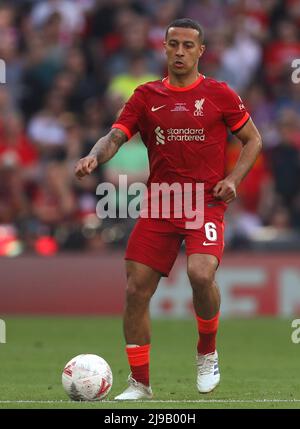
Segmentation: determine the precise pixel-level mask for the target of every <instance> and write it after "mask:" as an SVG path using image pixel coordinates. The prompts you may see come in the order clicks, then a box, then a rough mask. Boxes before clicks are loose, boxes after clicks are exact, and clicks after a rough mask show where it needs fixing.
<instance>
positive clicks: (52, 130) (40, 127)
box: [28, 91, 66, 161]
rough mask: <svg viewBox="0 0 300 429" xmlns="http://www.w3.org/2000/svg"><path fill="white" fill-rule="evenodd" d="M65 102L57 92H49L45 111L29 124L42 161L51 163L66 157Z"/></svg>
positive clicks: (30, 134)
mask: <svg viewBox="0 0 300 429" xmlns="http://www.w3.org/2000/svg"><path fill="white" fill-rule="evenodd" d="M64 111H65V100H64V98H62V97H61V96H60V95H59V94H58V93H57V92H56V91H52V92H49V93H48V94H47V98H46V101H45V106H44V109H43V110H42V111H40V112H38V113H37V114H36V115H35V116H34V117H33V118H32V119H31V121H30V122H29V125H28V134H29V136H30V138H31V139H32V141H33V142H34V143H35V145H36V147H37V149H38V151H39V155H40V159H41V160H44V161H47V160H48V161H49V160H53V159H62V158H64V156H65V142H66V134H65V129H64V126H63V123H62V122H61V115H62V113H63V112H64Z"/></svg>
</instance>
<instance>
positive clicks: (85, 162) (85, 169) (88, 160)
mask: <svg viewBox="0 0 300 429" xmlns="http://www.w3.org/2000/svg"><path fill="white" fill-rule="evenodd" d="M126 140H127V136H126V134H125V133H123V131H121V130H119V129H118V128H113V129H112V130H111V131H110V132H109V133H108V134H106V136H104V137H101V139H99V140H98V141H97V143H96V144H95V145H94V147H93V148H92V150H91V151H90V153H89V154H88V155H87V156H86V157H84V158H81V159H80V160H79V161H78V162H77V164H76V167H75V175H76V176H77V177H78V178H79V179H81V178H82V177H84V176H86V175H87V174H90V173H91V172H92V171H94V170H95V168H97V167H98V165H99V164H103V163H104V162H106V161H109V160H110V159H111V158H112V157H113V156H114V155H115V154H116V153H117V152H118V150H119V148H120V147H121V146H122V144H123V143H125V142H126Z"/></svg>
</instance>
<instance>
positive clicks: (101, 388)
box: [62, 354, 113, 401]
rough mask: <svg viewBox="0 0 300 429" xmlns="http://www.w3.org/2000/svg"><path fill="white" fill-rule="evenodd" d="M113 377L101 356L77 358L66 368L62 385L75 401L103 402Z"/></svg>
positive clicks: (85, 355) (80, 356)
mask: <svg viewBox="0 0 300 429" xmlns="http://www.w3.org/2000/svg"><path fill="white" fill-rule="evenodd" d="M112 383H113V375H112V371H111V369H110V366H109V365H108V363H107V362H106V361H105V360H104V359H103V358H101V357H100V356H97V355H93V354H82V355H78V356H75V357H74V358H73V359H71V360H70V361H69V362H68V363H67V364H66V366H65V367H64V370H63V373H62V385H63V387H64V389H65V391H66V393H67V395H68V396H69V397H70V398H71V399H72V400H73V401H101V399H103V398H105V397H106V396H107V394H108V392H109V391H110V389H111V386H112Z"/></svg>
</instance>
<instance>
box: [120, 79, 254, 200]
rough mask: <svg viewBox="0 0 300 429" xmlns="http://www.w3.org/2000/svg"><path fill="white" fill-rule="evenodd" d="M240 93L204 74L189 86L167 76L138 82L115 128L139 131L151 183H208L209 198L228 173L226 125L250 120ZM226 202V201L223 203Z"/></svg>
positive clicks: (130, 132)
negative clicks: (226, 164)
mask: <svg viewBox="0 0 300 429" xmlns="http://www.w3.org/2000/svg"><path fill="white" fill-rule="evenodd" d="M249 117H250V116H249V113H248V112H247V111H246V109H245V107H244V105H243V102H242V100H241V99H240V97H239V96H238V95H237V94H236V93H235V92H234V91H233V90H232V89H230V88H229V87H228V85H227V84H226V83H224V82H218V81H216V80H214V79H211V78H206V77H205V76H203V75H200V77H199V78H198V79H197V81H195V82H194V83H193V84H192V85H189V86H187V87H184V88H179V87H176V86H173V85H171V84H170V83H169V80H168V78H165V79H163V80H162V81H161V80H158V81H154V82H148V83H146V84H144V85H141V86H139V87H137V89H136V90H135V92H134V94H133V95H132V97H131V98H130V99H129V100H128V101H127V103H126V104H125V106H124V108H123V110H122V112H121V114H120V116H119V118H118V119H117V121H116V122H115V123H114V124H113V125H112V128H119V129H120V130H122V131H123V132H125V133H126V135H127V137H128V139H130V138H131V136H132V135H134V134H135V133H137V132H140V134H141V138H142V140H143V142H144V144H145V145H146V147H147V149H148V156H149V164H150V176H149V180H148V183H147V185H148V187H149V185H151V183H163V182H165V183H168V184H172V183H174V182H176V183H181V184H184V183H192V184H195V183H204V191H205V201H206V202H209V201H212V200H214V198H213V196H212V189H213V187H214V186H215V185H216V183H217V182H218V181H220V180H222V179H223V178H224V174H225V147H226V142H227V129H228V128H229V129H230V130H231V131H232V132H234V131H237V130H238V129H240V128H241V127H242V126H243V125H245V123H246V122H247V121H248V119H249ZM224 207H225V203H224Z"/></svg>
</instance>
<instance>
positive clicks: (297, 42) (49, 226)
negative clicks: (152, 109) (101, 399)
mask: <svg viewBox="0 0 300 429" xmlns="http://www.w3.org/2000/svg"><path fill="white" fill-rule="evenodd" d="M181 17H190V18H192V19H195V20H198V21H199V22H200V23H201V24H202V26H203V27H204V30H205V44H206V46H207V49H206V53H205V54H204V56H203V58H202V59H201V62H200V71H201V72H202V73H203V74H204V75H206V76H211V77H214V78H216V79H218V80H224V81H226V82H228V83H229V85H230V86H231V87H232V88H234V89H235V90H236V91H237V92H238V93H239V94H240V95H241V97H242V98H243V101H244V104H245V105H246V106H247V108H248V110H249V112H250V113H251V116H252V118H253V120H254V122H255V124H256V125H257V127H258V128H259V131H260V132H261V134H262V137H263V144H264V149H263V153H262V154H261V156H260V157H259V159H258V161H257V163H256V165H255V167H254V168H253V170H252V171H251V173H250V174H249V175H248V176H247V178H246V179H245V180H244V182H243V183H242V184H241V186H240V189H239V197H238V199H237V200H236V201H235V202H234V203H232V204H231V205H230V207H229V208H228V211H227V215H226V221H227V232H226V242H227V247H228V248H229V249H230V248H231V249H237V248H238V249H243V248H247V249H249V248H252V247H253V246H255V245H256V246H259V245H261V246H266V244H269V245H270V246H273V247H274V243H275V244H276V243H277V244H278V246H279V248H284V247H286V248H291V247H292V248H293V246H294V247H297V246H298V248H299V247H300V244H299V243H300V240H299V235H298V234H299V232H300V83H298V84H297V83H294V82H293V80H292V73H293V71H294V69H293V68H292V61H293V60H294V59H296V58H298V59H300V37H299V29H300V0H285V1H283V0H282V1H281V0H72V1H71V0H48V1H46V0H40V1H39V0H31V1H30V0H10V1H6V2H4V1H0V59H1V60H3V61H4V62H5V73H6V83H0V255H9V256H15V255H18V254H21V253H23V252H36V253H39V254H43V255H48V254H54V253H56V252H57V251H64V250H78V251H82V250H89V251H98V250H99V249H103V248H107V247H108V248H109V247H113V246H115V247H119V246H122V245H125V243H126V240H127V238H128V234H129V232H130V229H131V227H132V222H133V221H131V220H127V221H126V220H124V219H123V220H118V219H115V220H114V219H106V220H102V219H99V218H98V217H97V216H96V206H97V203H98V201H99V196H97V193H96V189H97V185H98V184H100V183H102V182H104V181H110V182H112V183H116V184H117V183H118V175H119V174H125V173H126V174H127V175H128V183H129V184H130V183H132V182H135V181H143V182H145V181H146V179H147V175H148V163H147V153H146V150H145V148H144V146H143V145H142V143H141V142H139V141H136V140H139V136H138V135H137V136H136V137H135V141H134V142H129V143H128V144H126V145H124V146H123V147H122V148H121V150H120V151H119V153H118V154H117V155H116V157H115V158H113V159H112V160H111V161H110V162H108V163H107V164H105V165H103V166H101V167H100V168H98V169H97V171H96V172H95V173H94V174H92V175H91V176H89V177H87V178H85V179H84V180H81V181H79V180H77V179H76V178H75V177H74V166H75V163H76V161H77V160H78V159H79V158H80V157H82V156H84V155H86V154H87V153H88V152H89V150H90V149H91V147H92V146H93V145H94V144H95V142H96V141H97V140H98V139H99V137H101V136H102V135H104V134H106V133H107V132H108V131H109V129H110V126H111V124H112V123H113V122H114V120H115V118H116V116H117V113H118V112H119V110H120V108H121V107H122V105H123V104H124V102H125V101H126V100H127V99H128V98H129V97H130V95H131V94H132V92H133V90H134V88H135V87H136V86H137V85H139V84H141V83H144V82H147V81H150V80H155V79H159V78H161V77H164V76H165V75H166V64H165V56H164V49H163V40H164V35H165V28H166V26H167V25H168V24H169V23H170V22H171V21H172V20H174V19H176V18H181ZM299 62H300V60H299ZM1 66H3V62H1V63H0V68H1ZM1 71H3V69H2V70H0V72H1ZM1 76H2V74H1ZM299 76H300V72H299ZM239 151H240V144H239V142H238V141H237V140H236V139H235V137H233V136H229V137H228V150H227V169H228V171H230V169H232V167H233V166H234V164H235V162H236V160H237V158H238V155H239ZM123 197H124V195H123ZM125 200H126V199H125ZM119 204H120V205H121V204H122V195H121V198H120V201H119ZM275 247H276V246H275Z"/></svg>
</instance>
